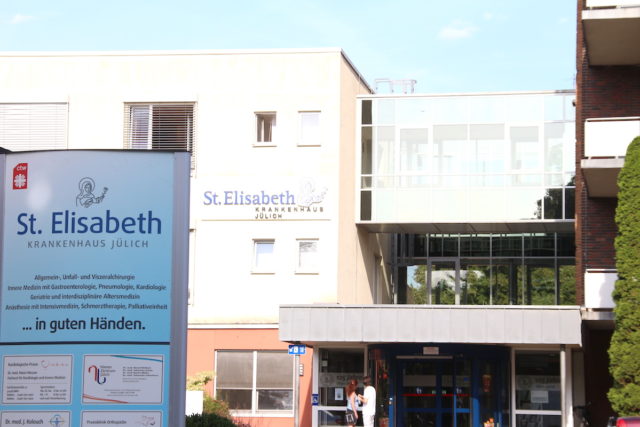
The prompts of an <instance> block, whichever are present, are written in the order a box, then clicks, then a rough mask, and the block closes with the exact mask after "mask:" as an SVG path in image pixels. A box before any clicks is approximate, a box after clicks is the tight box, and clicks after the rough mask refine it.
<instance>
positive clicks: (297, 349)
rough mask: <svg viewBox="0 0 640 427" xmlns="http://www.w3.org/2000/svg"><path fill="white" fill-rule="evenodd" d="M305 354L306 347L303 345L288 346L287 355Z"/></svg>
mask: <svg viewBox="0 0 640 427" xmlns="http://www.w3.org/2000/svg"><path fill="white" fill-rule="evenodd" d="M306 352H307V346H305V345H304V344H289V354H294V355H296V354H305V353H306Z"/></svg>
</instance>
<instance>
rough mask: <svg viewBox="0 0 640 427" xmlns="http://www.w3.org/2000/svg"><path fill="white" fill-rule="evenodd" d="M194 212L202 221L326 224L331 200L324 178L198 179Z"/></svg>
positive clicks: (224, 177)
mask: <svg viewBox="0 0 640 427" xmlns="http://www.w3.org/2000/svg"><path fill="white" fill-rule="evenodd" d="M193 194H194V197H193V205H192V213H193V214H194V215H195V216H196V217H197V218H199V219H202V220H213V221H220V220H232V221H238V220H239V221H300V220H305V221H314V220H315V221H320V220H322V221H324V220H327V219H330V218H331V216H330V215H331V207H330V206H331V197H330V192H329V190H328V185H327V184H326V180H325V179H323V178H321V177H305V178H293V177H289V176H287V177H282V176H261V177H260V179H255V178H253V177H251V178H246V177H237V176H233V177H229V176H216V177H215V179H211V178H206V177H205V178H198V179H197V180H195V181H194V185H193Z"/></svg>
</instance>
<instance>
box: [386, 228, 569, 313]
mask: <svg viewBox="0 0 640 427" xmlns="http://www.w3.org/2000/svg"><path fill="white" fill-rule="evenodd" d="M397 239H398V248H397V249H398V273H399V274H398V279H399V280H398V281H399V287H398V295H397V296H398V303H400V304H462V305H575V304H576V297H575V256H574V254H575V252H574V240H573V239H574V236H573V234H569V233H566V234H564V233H530V234H484V235H481V234H426V235H423V234H420V235H418V234H410V235H398V236H397Z"/></svg>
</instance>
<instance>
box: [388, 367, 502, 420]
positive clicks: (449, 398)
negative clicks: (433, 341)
mask: <svg viewBox="0 0 640 427" xmlns="http://www.w3.org/2000/svg"><path fill="white" fill-rule="evenodd" d="M396 372H397V373H398V381H397V383H396V384H397V390H396V399H397V400H396V401H397V408H396V409H397V424H396V425H397V426H398V427H482V426H484V425H491V426H503V425H506V424H503V423H502V414H501V410H500V405H499V401H500V399H499V395H500V393H501V392H500V390H502V389H503V388H504V387H503V386H504V384H503V380H502V378H501V375H499V364H498V363H497V361H495V360H487V359H481V358H469V357H463V356H435V357H432V356H423V357H415V356H406V357H403V356H399V357H398V359H397V371H396Z"/></svg>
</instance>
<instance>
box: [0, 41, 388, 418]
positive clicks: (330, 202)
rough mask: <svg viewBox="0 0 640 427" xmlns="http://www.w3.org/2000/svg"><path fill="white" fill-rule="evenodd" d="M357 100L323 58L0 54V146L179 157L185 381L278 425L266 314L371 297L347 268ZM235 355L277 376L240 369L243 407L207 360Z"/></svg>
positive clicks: (340, 70)
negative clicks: (187, 157) (185, 244)
mask: <svg viewBox="0 0 640 427" xmlns="http://www.w3.org/2000/svg"><path fill="white" fill-rule="evenodd" d="M370 92H371V90H370V88H369V87H368V85H367V84H366V82H365V81H364V80H363V79H362V77H361V76H360V74H359V73H358V71H357V70H356V69H355V68H354V66H353V65H352V64H351V62H350V61H349V59H348V58H347V57H346V55H345V54H344V53H343V52H342V51H341V50H340V49H335V48H330V49H305V50H256V51H195V52H78V53H69V52H64V53H43V52H36V53H11V52H8V53H0V147H3V148H6V149H9V150H14V151H22V150H40V149H71V150H72V149H153V150H156V149H171V150H188V151H191V152H192V154H193V161H192V170H191V219H190V231H191V232H190V263H191V265H190V272H189V273H190V279H189V294H190V295H189V297H190V298H189V325H190V330H189V338H188V346H189V347H188V361H187V375H193V374H196V373H198V372H202V371H211V370H216V372H217V374H218V377H217V378H216V379H215V380H214V383H215V385H214V387H215V389H212V388H211V386H212V384H211V383H210V384H209V385H208V387H209V388H208V389H207V391H208V392H209V393H212V392H214V393H218V394H221V393H222V394H223V393H227V392H230V393H231V394H233V396H236V394H238V393H239V394H241V395H242V396H241V398H240V402H239V403H237V405H238V406H237V407H235V410H234V412H233V413H234V415H236V416H242V417H262V420H260V421H259V422H260V423H261V425H266V426H281V425H291V422H292V421H293V420H292V418H293V417H294V411H293V407H294V405H293V396H294V395H293V393H294V391H293V387H294V386H293V384H294V381H293V378H294V373H295V372H297V369H296V370H294V365H293V363H291V361H292V360H293V359H292V358H289V357H286V358H283V357H281V356H282V355H283V354H284V355H285V356H286V348H287V346H286V343H283V342H281V341H280V340H279V339H278V337H277V328H278V314H279V313H278V307H279V305H280V304H283V303H286V304H312V303H336V302H338V301H340V300H341V299H342V300H345V299H346V300H348V301H361V302H371V301H372V298H373V296H374V291H373V290H372V289H371V288H370V286H369V281H368V280H367V278H366V275H363V274H362V272H368V271H375V270H376V268H375V266H374V265H373V264H374V262H375V260H376V258H375V256H373V253H374V252H375V251H376V250H378V248H379V247H380V245H379V244H378V242H377V238H375V237H372V238H369V237H368V236H367V235H366V234H365V233H360V234H361V236H360V238H359V234H358V233H359V232H358V230H357V228H356V225H355V223H354V218H355V170H354V167H353V165H354V163H355V157H356V151H355V144H354V140H355V135H356V118H355V117H356V97H357V95H359V94H366V93H370ZM113 167H114V168H117V167H118V165H113ZM140 173H144V171H140ZM377 259H380V257H378V258H377ZM377 283H380V287H381V288H382V287H388V286H387V285H386V284H384V279H383V278H382V277H381V278H380V279H379V280H378V281H377ZM375 295H376V297H377V298H378V299H379V300H381V299H382V298H384V295H387V296H388V292H387V293H383V292H376V293H375ZM236 353H237V356H238V358H239V359H242V358H244V357H245V356H248V357H250V358H252V360H254V361H256V360H262V359H261V358H262V357H267V358H269V357H271V356H272V355H273V354H275V357H276V359H274V360H275V362H274V363H277V366H278V369H282V362H283V361H284V362H285V363H284V370H283V371H282V372H284V374H283V375H279V376H276V377H277V378H274V376H273V375H269V374H270V372H266V373H265V372H262V371H261V368H260V366H258V365H257V364H256V362H254V363H253V369H254V371H253V376H254V379H253V384H249V385H248V387H249V388H248V389H247V390H246V391H247V393H249V394H247V395H246V396H248V399H247V398H246V396H245V394H243V393H244V392H245V390H244V389H242V390H239V391H238V390H235V389H229V387H227V388H226V389H225V387H226V386H225V385H224V378H223V376H224V375H222V374H224V372H223V371H222V369H221V368H219V367H218V366H216V365H215V363H216V361H217V360H219V359H220V358H221V355H222V356H223V358H224V360H225V361H227V362H229V363H232V364H233V363H235V354H236ZM311 356H312V351H309V352H308V353H307V356H305V357H302V358H301V360H302V361H303V362H304V363H307V364H308V365H309V368H308V369H309V370H308V372H309V373H310V372H311V367H310V363H311V362H310V360H311ZM243 360H244V359H243ZM227 362H225V363H227ZM256 366H257V367H256ZM277 372H280V371H277ZM249 376H251V373H249ZM283 378H284V379H283ZM310 380H311V378H310V375H307V376H306V377H303V378H301V383H302V385H301V387H300V389H301V390H303V391H304V392H305V393H306V392H307V391H308V390H309V386H308V384H309V382H310ZM256 381H258V382H259V383H260V387H262V388H259V387H258V386H257V383H256ZM265 383H266V385H265ZM245 388H246V387H245ZM265 389H266V391H265ZM229 390H230V391H229ZM273 390H276V391H273ZM234 393H236V394H234ZM225 396H227V395H225ZM296 397H297V399H298V401H305V402H308V401H309V399H310V396H307V395H306V394H303V395H297V396H296ZM243 399H244V400H243ZM282 400H283V401H284V404H283V405H282V406H278V405H280V404H281V403H282V402H281V401H282ZM296 406H297V405H296ZM232 409H234V406H232ZM305 411H307V412H305ZM309 413H310V410H309V409H308V408H307V409H304V408H303V409H301V413H300V414H296V416H299V417H300V418H301V420H302V424H306V425H310V424H311V420H310V415H309Z"/></svg>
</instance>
